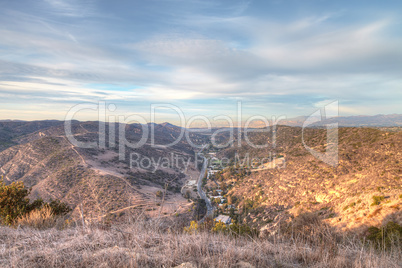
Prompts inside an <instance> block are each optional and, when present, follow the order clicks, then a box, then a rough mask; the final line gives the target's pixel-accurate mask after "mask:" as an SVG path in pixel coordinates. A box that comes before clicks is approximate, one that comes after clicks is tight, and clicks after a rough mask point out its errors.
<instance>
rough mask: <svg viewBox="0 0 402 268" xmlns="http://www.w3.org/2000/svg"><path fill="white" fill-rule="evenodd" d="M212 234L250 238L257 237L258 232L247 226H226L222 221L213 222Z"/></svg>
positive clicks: (235, 224) (233, 224) (234, 224)
mask: <svg viewBox="0 0 402 268" xmlns="http://www.w3.org/2000/svg"><path fill="white" fill-rule="evenodd" d="M212 232H214V233H223V234H227V235H234V236H236V237H237V236H250V237H258V236H259V231H258V230H257V229H255V228H251V227H250V226H249V225H247V224H238V223H232V224H230V225H226V224H225V223H223V222H222V221H215V224H214V225H213V227H212Z"/></svg>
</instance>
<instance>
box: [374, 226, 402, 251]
mask: <svg viewBox="0 0 402 268" xmlns="http://www.w3.org/2000/svg"><path fill="white" fill-rule="evenodd" d="M367 239H368V240H369V241H371V242H372V243H373V244H374V246H375V247H376V248H377V249H383V250H387V249H390V248H391V247H392V246H394V245H396V246H398V245H399V246H400V245H401V244H402V226H401V225H399V224H397V223H395V222H393V221H390V222H388V223H387V224H386V225H385V226H382V227H380V228H377V227H374V226H371V227H369V229H368V235H367Z"/></svg>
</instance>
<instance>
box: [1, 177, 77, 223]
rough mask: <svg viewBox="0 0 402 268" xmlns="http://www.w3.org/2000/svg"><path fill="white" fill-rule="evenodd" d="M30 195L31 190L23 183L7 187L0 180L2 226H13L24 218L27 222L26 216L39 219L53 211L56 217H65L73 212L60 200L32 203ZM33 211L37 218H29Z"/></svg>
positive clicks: (15, 183)
mask: <svg viewBox="0 0 402 268" xmlns="http://www.w3.org/2000/svg"><path fill="white" fill-rule="evenodd" d="M29 193H30V189H26V188H25V186H24V183H23V182H13V183H11V184H10V185H5V183H4V182H3V180H0V222H1V223H2V224H5V225H13V224H15V223H16V221H19V220H21V219H23V218H24V219H25V220H26V218H25V216H27V217H39V216H38V215H44V214H43V213H44V211H51V213H52V215H54V216H58V215H65V214H67V213H68V212H70V211H71V209H70V208H69V207H68V206H67V205H66V204H65V203H62V202H60V201H59V200H51V201H50V202H49V203H46V202H44V201H43V200H42V199H40V198H39V199H36V200H34V201H33V202H32V203H30V201H29V199H28V195H29ZM42 209H43V211H42ZM33 211H36V212H35V213H36V214H35V216H34V214H32V215H31V216H29V213H30V212H33ZM38 211H42V212H38ZM17 219H18V220H17Z"/></svg>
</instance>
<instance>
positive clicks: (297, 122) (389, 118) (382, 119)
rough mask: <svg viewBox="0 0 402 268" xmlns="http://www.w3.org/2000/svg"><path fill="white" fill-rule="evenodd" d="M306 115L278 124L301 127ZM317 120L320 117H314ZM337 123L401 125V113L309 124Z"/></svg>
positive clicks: (348, 125) (351, 124)
mask: <svg viewBox="0 0 402 268" xmlns="http://www.w3.org/2000/svg"><path fill="white" fill-rule="evenodd" d="M308 118H309V117H308V116H299V117H295V118H290V119H285V120H281V121H280V122H279V124H280V125H286V126H293V127H296V126H297V127H301V126H303V124H304V122H305V121H306V120H307V119H308ZM315 119H317V120H319V119H320V118H315ZM331 123H338V126H342V127H393V126H402V114H389V115H383V114H379V115H374V116H369V115H359V116H339V117H334V118H330V119H325V120H322V121H320V122H317V123H314V124H312V125H310V126H324V125H326V124H331Z"/></svg>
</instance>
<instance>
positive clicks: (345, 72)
mask: <svg viewBox="0 0 402 268" xmlns="http://www.w3.org/2000/svg"><path fill="white" fill-rule="evenodd" d="M401 11H402V2H401V1H396V0H390V1H386V2H381V1H350V0H349V1H325V0H305V1H296V0H294V1H285V0H283V1H282V0H272V1H270V0H266V1H243V0H230V1H229V0H227V1H208V0H206V1H201V0H195V1H193V0H185V1H184V0H183V1H180V0H164V1H162V0H158V1H157V0H147V1H105V0H99V1H97V0H37V1H11V0H3V1H1V2H0V112H1V116H0V119H23V120H35V119H64V118H65V115H66V113H67V111H68V110H69V109H70V108H71V107H72V106H74V105H76V104H79V103H87V102H89V103H96V102H98V101H106V103H108V104H109V103H113V104H115V105H116V107H117V109H116V111H115V112H114V114H116V115H117V114H121V115H130V114H139V115H142V116H144V117H145V118H147V119H149V116H148V115H149V111H150V105H151V104H156V103H158V104H161V103H168V104H173V105H176V106H177V107H179V108H180V109H182V111H183V113H184V115H185V116H186V117H191V116H193V115H205V116H207V117H213V116H216V115H221V114H225V115H229V116H232V115H235V114H236V107H237V103H238V102H239V101H241V102H242V107H243V115H244V116H245V117H247V116H250V115H256V114H258V115H264V116H267V117H271V116H272V115H274V116H279V115H285V116H286V117H288V118H291V117H295V116H299V115H309V114H311V113H313V112H314V111H315V109H317V108H318V107H321V106H322V105H325V104H327V103H330V102H331V101H334V100H338V101H339V105H340V115H345V116H347V115H374V114H380V113H381V114H391V113H402V49H401V48H402V17H401V16H400V14H401ZM77 119H81V120H95V119H96V113H95V112H93V111H83V112H80V113H79V114H77ZM157 121H172V122H174V121H175V116H174V113H172V112H168V111H160V114H158V118H157Z"/></svg>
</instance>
